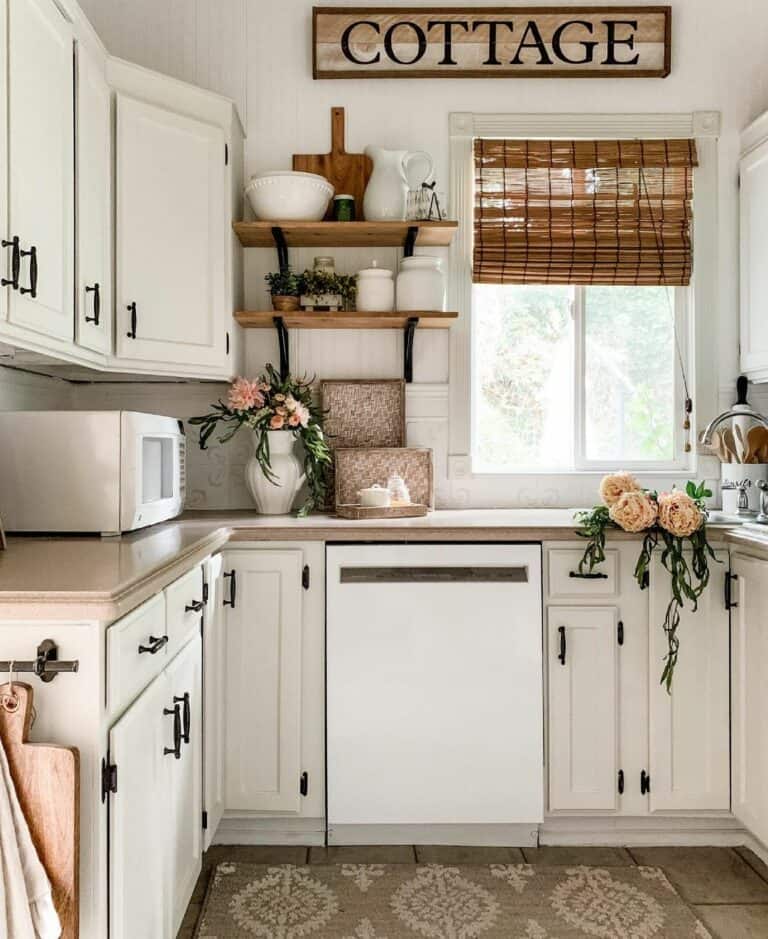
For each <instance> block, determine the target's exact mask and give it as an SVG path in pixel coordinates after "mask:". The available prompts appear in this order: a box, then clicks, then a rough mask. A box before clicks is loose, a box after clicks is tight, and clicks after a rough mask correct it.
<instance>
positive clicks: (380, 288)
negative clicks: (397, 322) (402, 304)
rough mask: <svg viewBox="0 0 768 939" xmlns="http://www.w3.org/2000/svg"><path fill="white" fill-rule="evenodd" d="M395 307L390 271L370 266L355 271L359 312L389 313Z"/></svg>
mask: <svg viewBox="0 0 768 939" xmlns="http://www.w3.org/2000/svg"><path fill="white" fill-rule="evenodd" d="M394 308H395V282H394V280H393V279H392V271H389V270H387V269H386V268H383V267H377V266H376V262H375V261H373V262H372V264H371V266H370V267H366V268H364V269H363V270H362V271H358V272H357V310H358V312H359V313H389V312H390V310H393V309H394Z"/></svg>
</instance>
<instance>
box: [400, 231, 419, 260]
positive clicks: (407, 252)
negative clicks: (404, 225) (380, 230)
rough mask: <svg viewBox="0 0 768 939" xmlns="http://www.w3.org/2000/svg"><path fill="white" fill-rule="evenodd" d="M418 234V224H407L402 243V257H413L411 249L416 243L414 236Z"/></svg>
mask: <svg viewBox="0 0 768 939" xmlns="http://www.w3.org/2000/svg"><path fill="white" fill-rule="evenodd" d="M418 234H419V226H418V225H409V226H408V231H407V232H406V235H405V244H404V245H403V257H404V258H411V257H413V249H414V246H415V245H416V236H417V235H418Z"/></svg>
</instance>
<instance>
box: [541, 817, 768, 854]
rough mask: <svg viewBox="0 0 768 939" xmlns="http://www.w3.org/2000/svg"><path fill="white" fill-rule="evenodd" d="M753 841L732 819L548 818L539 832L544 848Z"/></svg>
mask: <svg viewBox="0 0 768 939" xmlns="http://www.w3.org/2000/svg"><path fill="white" fill-rule="evenodd" d="M748 838H751V836H750V835H749V833H748V832H747V831H746V830H745V829H744V827H743V826H742V824H741V822H739V821H738V819H736V818H734V817H733V816H731V815H718V816H710V817H701V816H674V817H671V816H647V817H597V818H596V817H595V816H590V817H558V816H549V817H548V818H546V819H545V820H544V824H543V825H542V826H541V829H540V831H539V843H540V844H542V845H621V846H629V847H632V846H633V845H635V846H638V847H639V846H641V845H664V846H674V845H679V846H681V847H682V846H687V845H718V846H729V847H733V846H735V845H741V844H745V843H746V841H747V839H748Z"/></svg>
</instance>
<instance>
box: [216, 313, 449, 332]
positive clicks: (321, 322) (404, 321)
mask: <svg viewBox="0 0 768 939" xmlns="http://www.w3.org/2000/svg"><path fill="white" fill-rule="evenodd" d="M458 315H459V314H458V313H435V312H419V311H418V310H414V311H411V310H408V311H405V312H397V313H358V312H355V311H352V312H350V313H322V312H318V313H303V312H301V311H299V310H297V311H296V312H293V313H281V312H280V311H279V310H265V311H253V310H242V311H241V312H239V313H235V319H236V320H237V322H238V323H239V324H240V325H241V326H242V327H244V328H245V329H273V328H274V326H275V317H276V316H277V317H280V318H281V319H282V321H283V324H284V325H285V327H286V329H405V327H406V326H407V325H408V320H410V319H418V321H419V329H448V328H449V327H450V326H451V324H452V323H453V321H454V320H455V319H457V318H458Z"/></svg>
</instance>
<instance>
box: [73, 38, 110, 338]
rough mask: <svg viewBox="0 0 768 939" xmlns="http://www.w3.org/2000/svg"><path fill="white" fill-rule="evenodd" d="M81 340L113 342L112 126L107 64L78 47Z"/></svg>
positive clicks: (78, 323) (77, 303)
mask: <svg viewBox="0 0 768 939" xmlns="http://www.w3.org/2000/svg"><path fill="white" fill-rule="evenodd" d="M76 61H77V70H76V102H75V114H76V142H77V180H76V194H77V290H76V294H75V312H76V317H77V320H76V340H77V343H78V345H80V346H83V347H84V348H86V349H91V350H93V351H94V352H101V353H104V354H108V353H109V352H110V351H111V343H112V125H111V95H110V91H109V86H108V85H107V80H106V75H105V63H104V61H103V59H100V58H97V56H96V55H95V54H94V53H93V52H91V51H90V50H89V48H88V47H87V46H86V45H84V44H83V43H78V45H77V59H76Z"/></svg>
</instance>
